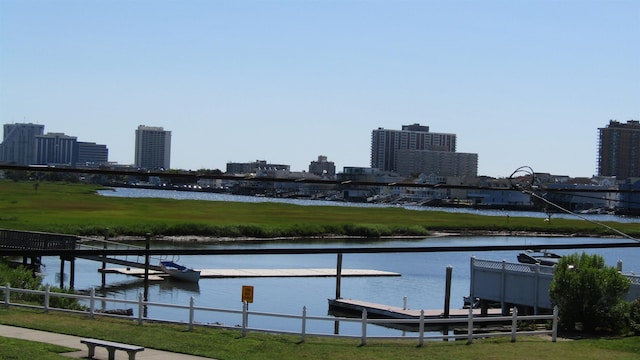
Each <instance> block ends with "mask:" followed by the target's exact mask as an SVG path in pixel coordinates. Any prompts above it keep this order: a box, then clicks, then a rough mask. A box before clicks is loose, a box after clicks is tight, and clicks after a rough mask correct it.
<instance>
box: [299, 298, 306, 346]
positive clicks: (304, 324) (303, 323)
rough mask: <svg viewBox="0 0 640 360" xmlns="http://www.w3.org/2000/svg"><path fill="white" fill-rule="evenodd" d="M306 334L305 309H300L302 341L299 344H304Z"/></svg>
mask: <svg viewBox="0 0 640 360" xmlns="http://www.w3.org/2000/svg"><path fill="white" fill-rule="evenodd" d="M306 334H307V307H306V306H303V307H302V339H300V341H301V342H304V340H305V339H304V338H305V335H306Z"/></svg>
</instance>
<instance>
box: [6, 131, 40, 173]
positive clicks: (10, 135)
mask: <svg viewBox="0 0 640 360" xmlns="http://www.w3.org/2000/svg"><path fill="white" fill-rule="evenodd" d="M42 134H44V125H38V124H31V123H29V124H4V135H3V139H2V145H0V161H1V162H6V163H14V164H18V165H32V164H34V163H35V160H36V156H35V149H36V136H38V135H42Z"/></svg>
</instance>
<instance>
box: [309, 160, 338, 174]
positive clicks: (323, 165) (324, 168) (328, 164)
mask: <svg viewBox="0 0 640 360" xmlns="http://www.w3.org/2000/svg"><path fill="white" fill-rule="evenodd" d="M309 172H310V173H311V174H315V175H318V176H326V177H328V178H333V177H335V176H336V165H335V164H334V163H333V161H327V157H326V156H324V155H320V156H318V161H312V162H311V164H309Z"/></svg>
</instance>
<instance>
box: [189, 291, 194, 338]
mask: <svg viewBox="0 0 640 360" xmlns="http://www.w3.org/2000/svg"><path fill="white" fill-rule="evenodd" d="M195 301H196V300H195V299H194V298H193V296H192V297H191V299H190V300H189V331H193V317H194V312H195V310H194V308H193V306H194V304H195Z"/></svg>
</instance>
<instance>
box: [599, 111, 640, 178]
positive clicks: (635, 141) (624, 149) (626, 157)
mask: <svg viewBox="0 0 640 360" xmlns="http://www.w3.org/2000/svg"><path fill="white" fill-rule="evenodd" d="M598 131H599V133H600V137H599V142H598V175H599V176H615V177H617V178H618V179H626V178H630V177H638V176H640V121H638V120H629V121H627V123H626V124H623V123H620V122H618V121H615V120H610V121H609V125H607V127H604V128H599V129H598Z"/></svg>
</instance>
